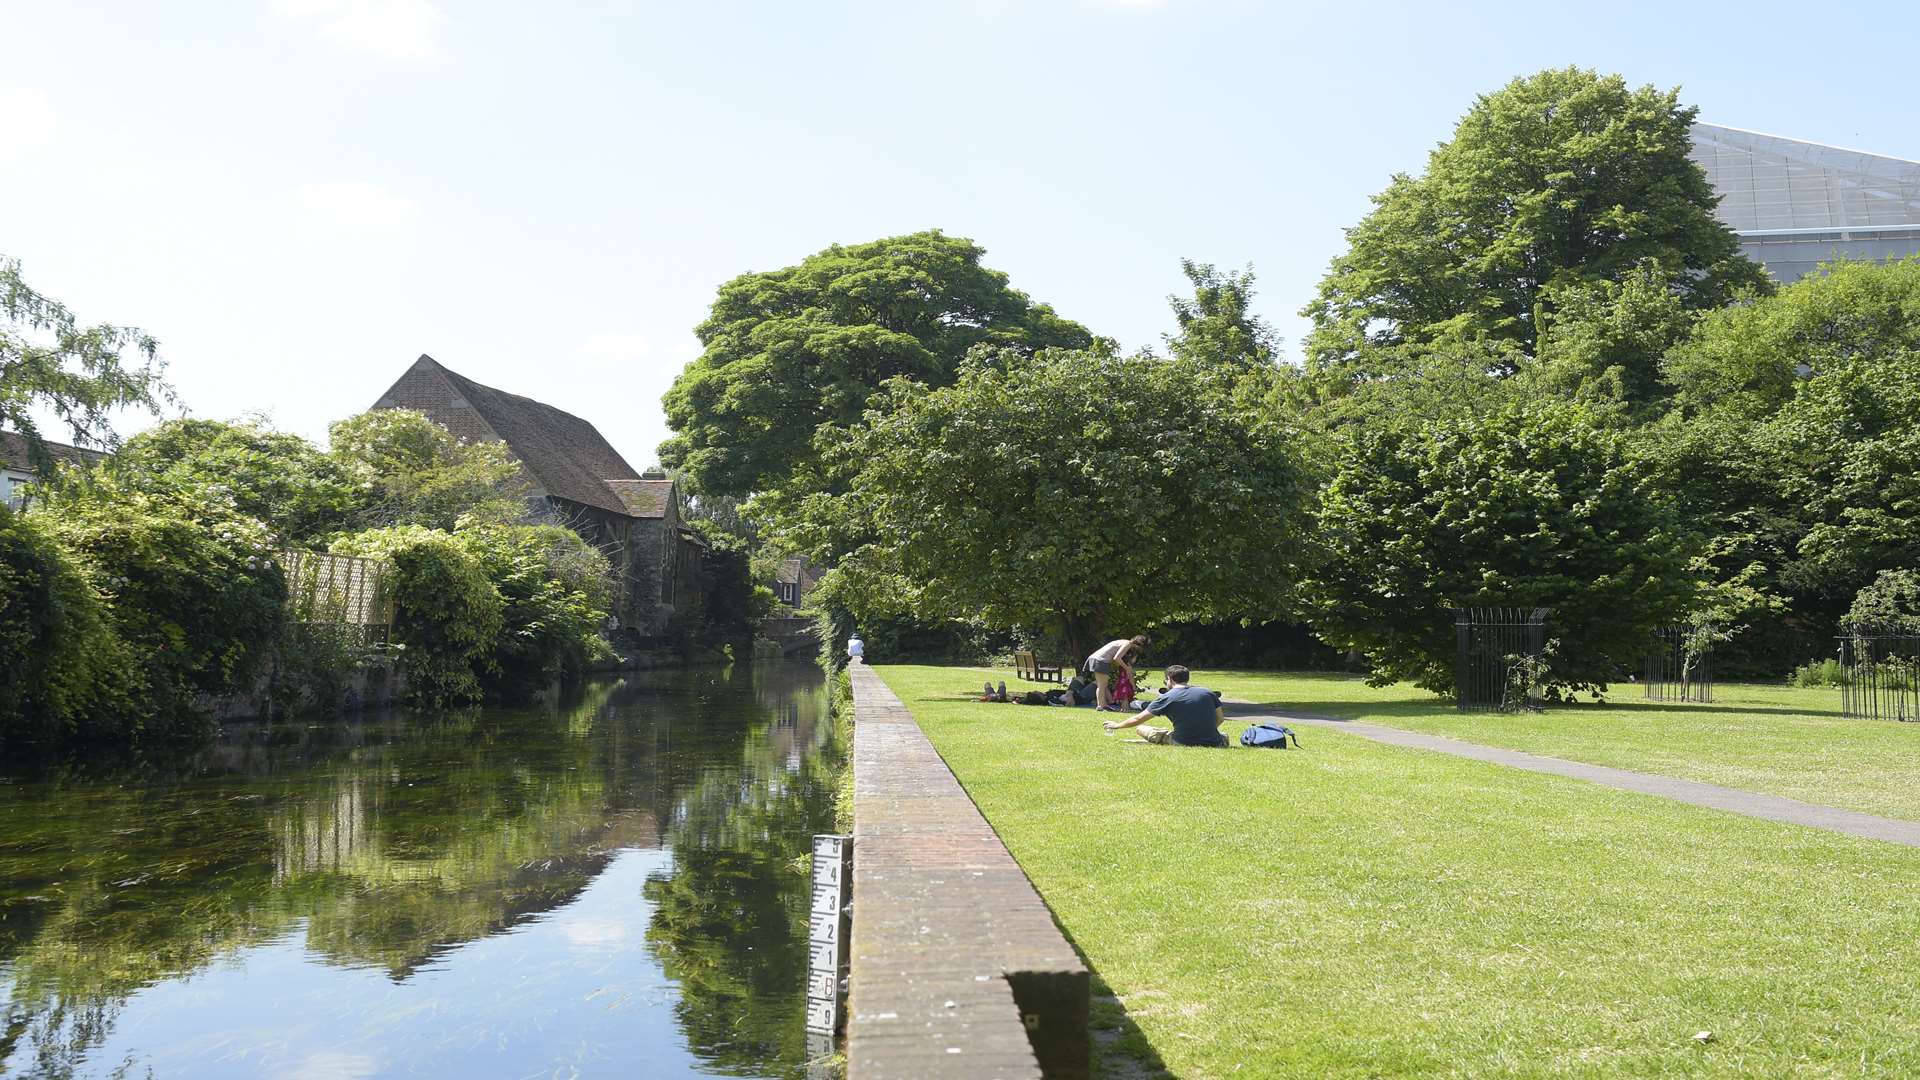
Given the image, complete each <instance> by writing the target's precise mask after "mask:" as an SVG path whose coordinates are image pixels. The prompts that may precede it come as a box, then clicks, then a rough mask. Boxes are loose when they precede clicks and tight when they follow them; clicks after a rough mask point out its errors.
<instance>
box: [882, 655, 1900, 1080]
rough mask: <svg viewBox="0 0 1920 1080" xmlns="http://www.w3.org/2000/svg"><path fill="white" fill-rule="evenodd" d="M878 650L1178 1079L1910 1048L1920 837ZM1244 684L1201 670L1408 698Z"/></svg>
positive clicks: (1639, 1065)
mask: <svg viewBox="0 0 1920 1080" xmlns="http://www.w3.org/2000/svg"><path fill="white" fill-rule="evenodd" d="M879 670H880V673H881V674H882V676H883V677H884V678H885V679H886V680H887V682H888V683H889V684H890V685H892V686H893V688H894V690H895V691H896V692H897V693H899V695H900V697H901V698H902V700H903V701H905V702H906V704H907V705H908V707H909V708H910V709H911V710H912V711H913V713H914V715H915V716H916V717H917V718H918V719H919V720H920V722H921V724H922V726H923V727H924V728H925V729H926V731H927V734H928V735H929V736H930V737H931V738H932V739H933V742H934V744H935V746H937V747H938V748H939V750H940V752H941V754H942V755H944V756H945V757H946V760H947V762H948V764H949V765H950V766H951V767H952V768H953V770H954V772H955V773H956V774H957V775H958V776H959V778H960V780H961V782H962V783H964V784H965V785H966V788H967V790H968V792H969V793H970V794H971V795H972V796H973V798H974V800H975V802H977V803H978V804H979V806H980V808H981V810H982V811H983V812H984V813H985V814H986V816H987V818H988V819H989V820H990V821H991V822H992V823H993V825H994V827H995V828H996V829H997V830H999V833H1000V835H1001V837H1002V838H1003V839H1004V840H1005V841H1006V843H1007V845H1008V846H1009V847H1010V848H1011V849H1012V851H1013V854H1014V855H1015V857H1017V858H1018V859H1019V860H1020V863H1021V865H1022V866H1023V867H1024V868H1025V869H1026V871H1027V873H1028V874H1029V875H1030V876H1031V877H1032V878H1033V880H1034V883H1035V884H1036V885H1037V886H1038V887H1039V889H1040V891H1041V893H1042V895H1043V896H1045V897H1046V899H1047V901H1048V902H1049V903H1050V904H1051V905H1052V906H1053V909H1054V911H1055V913H1056V915H1057V916H1058V918H1059V919H1060V922H1061V924H1062V925H1063V926H1064V927H1065V928H1066V930H1067V932H1068V933H1069V934H1070V935H1071V936H1072V938H1073V939H1074V941H1075V942H1076V944H1077V945H1078V946H1079V948H1080V949H1081V950H1082V952H1083V953H1084V954H1085V955H1086V957H1087V960H1088V961H1089V963H1090V964H1091V965H1092V966H1093V968H1094V969H1095V970H1096V972H1097V973H1098V975H1099V977H1100V979H1101V980H1102V981H1103V983H1104V984H1105V986H1106V987H1108V988H1110V989H1111V991H1112V993H1113V994H1114V995H1116V997H1117V998H1118V1004H1117V1005H1115V1004H1111V1003H1109V1004H1106V1005H1102V1006H1097V1007H1096V1015H1097V1016H1100V1017H1104V1019H1105V1021H1106V1022H1108V1023H1110V1024H1115V1025H1118V1027H1119V1030H1120V1032H1121V1037H1120V1045H1121V1047H1122V1048H1123V1049H1128V1050H1131V1051H1132V1052H1133V1053H1134V1054H1136V1055H1137V1056H1139V1057H1141V1058H1144V1059H1146V1060H1148V1061H1149V1062H1151V1063H1155V1064H1162V1065H1164V1067H1165V1068H1166V1069H1167V1070H1169V1071H1171V1072H1172V1073H1173V1074H1174V1075H1177V1076H1181V1077H1230V1076H1301V1077H1319V1076H1354V1077H1372V1076H1460V1077H1469V1076H1471V1077H1486V1076H1585V1075H1592V1076H1603V1075H1604V1076H1636V1077H1638V1076H1770V1077H1771V1076H1912V1075H1920V1008H1917V1007H1916V1006H1920V980H1915V979H1914V978H1913V973H1914V972H1916V971H1920V850H1914V849H1911V848H1905V847H1898V846H1895V845H1891V844H1884V843H1876V842H1872V841H1867V840H1860V839H1855V838H1851V837H1845V836H1839V835H1834V834H1829V833H1823V832H1820V831H1817V830H1812V829H1801V828H1794V827H1790V826H1782V825H1777V824H1773V823H1770V822H1762V821H1755V820H1750V819H1746V818H1741V817H1738V816H1735V815H1730V814H1724V813H1718V812H1714V811H1709V810H1704V809H1700V808H1697V807H1691V806H1685V805H1682V804H1677V803H1672V802H1669V801H1666V800H1662V799H1658V798H1654V797H1651V796H1643V795H1635V794H1631V793H1627V792H1620V791H1614V790H1611V789H1607V788H1602V787H1599V786H1597V785H1592V784H1586V783H1582V782H1579V781H1573V780H1567V779H1563V778H1559V777H1551V776H1542V775H1538V774H1532V773H1525V772H1521V771H1518V770H1513V769H1506V768H1502V767H1500V766H1495V765H1489V764H1484V763H1480V762H1474V761H1466V760H1461V759H1457V758H1451V757H1447V756H1444V755H1440V754H1432V753H1425V752H1420V751H1414V750H1405V749H1400V748H1395V747H1387V746H1381V745H1378V744H1375V743H1370V742H1367V741H1365V740H1362V739H1358V738H1355V737H1352V736H1346V735H1341V734H1339V733H1337V732H1330V731H1323V730H1321V729H1317V728H1316V729H1313V730H1310V731H1309V732H1307V737H1308V739H1307V749H1306V750H1305V751H1304V752H1298V753H1296V752H1293V751H1288V752H1284V753H1280V752H1268V753H1254V752H1251V751H1244V750H1238V749H1236V750H1230V751H1206V750H1186V749H1177V748H1163V747H1148V746H1140V745H1131V744H1129V743H1127V742H1125V741H1123V739H1122V738H1118V737H1114V738H1109V737H1106V736H1104V735H1102V734H1101V732H1100V728H1099V725H1098V723H1097V722H1096V719H1097V718H1096V714H1094V713H1092V712H1090V711H1081V710H1072V711H1069V710H1065V709H1038V708H1023V707H1020V706H1016V705H989V704H980V703H977V702H973V701H970V700H966V697H965V694H966V691H967V688H968V687H969V686H972V687H975V688H977V687H978V686H979V684H980V682H982V681H983V680H984V679H986V678H987V677H988V673H987V672H986V670H985V669H968V668H934V667H885V666H883V667H881V668H880V669H879ZM1003 677H1004V678H1007V680H1008V682H1009V684H1010V685H1011V683H1012V681H1013V680H1012V678H1011V673H1007V672H996V673H994V674H993V678H995V679H996V680H998V679H1000V678H1003ZM1260 679H1261V680H1267V681H1256V680H1255V679H1254V678H1253V677H1251V676H1246V677H1242V676H1227V677H1222V678H1220V679H1209V680H1206V681H1208V682H1211V683H1213V684H1214V685H1216V686H1217V687H1218V688H1223V689H1227V690H1228V692H1229V693H1230V694H1233V695H1234V696H1240V697H1244V698H1247V699H1248V700H1256V701H1272V700H1285V701H1288V702H1289V703H1294V704H1297V705H1299V706H1300V707H1305V708H1312V709H1315V710H1317V711H1325V712H1340V711H1342V709H1340V708H1336V707H1335V706H1336V705H1337V704H1338V703H1339V702H1340V701H1345V702H1346V708H1345V711H1347V712H1349V713H1352V714H1354V715H1360V714H1361V711H1362V710H1365V709H1376V708H1381V707H1392V706H1393V705H1394V702H1395V701H1396V700H1399V701H1402V702H1404V700H1405V695H1404V694H1402V695H1400V697H1399V698H1398V699H1396V697H1395V696H1394V695H1393V693H1392V692H1376V691H1369V690H1367V689H1366V688H1365V687H1364V686H1361V685H1359V684H1357V683H1355V684H1346V683H1338V684H1337V686H1338V688H1339V690H1340V692H1341V694H1342V695H1348V696H1340V697H1337V696H1336V695H1335V694H1334V693H1333V692H1332V691H1333V690H1334V688H1335V687H1336V683H1335V682H1334V681H1331V680H1291V679H1284V678H1278V677H1269V676H1262V677H1260ZM1310 688H1311V689H1318V690H1319V693H1318V694H1314V695H1308V694H1306V693H1305V692H1304V691H1305V690H1306V689H1310ZM975 692H976V693H977V689H976V691H975ZM1309 699H1310V700H1309ZM1623 714H1625V715H1631V716H1638V715H1640V714H1638V713H1636V712H1632V711H1630V710H1626V711H1623ZM1605 715H1606V716H1608V717H1611V716H1613V715H1614V713H1613V711H1612V710H1609V711H1608V712H1607V713H1606V714H1605ZM1688 715H1691V712H1689V713H1688ZM1707 715H1718V714H1707ZM1762 715H1764V714H1762ZM1383 718H1384V717H1383ZM1404 721H1405V718H1404V717H1400V718H1396V719H1395V720H1393V721H1391V722H1396V723H1398V722H1404ZM1515 723H1518V721H1515ZM1230 730H1232V726H1231V725H1230ZM1916 734H1920V732H1917V733H1916ZM1490 741H1491V740H1490ZM1515 745H1518V744H1515ZM1529 748H1532V747H1529ZM1708 753H1709V750H1707V749H1703V750H1702V751H1701V756H1702V757H1703V759H1704V758H1705V757H1706V756H1707V755H1708ZM1638 764H1640V765H1642V766H1643V767H1650V766H1649V765H1648V763H1645V762H1640V763H1638ZM1714 778H1715V779H1724V778H1722V777H1714ZM1702 1030H1706V1031H1711V1032H1713V1034H1714V1037H1713V1040H1712V1041H1711V1042H1708V1043H1705V1044H1702V1043H1697V1042H1695V1041H1694V1039H1693V1036H1694V1033H1695V1032H1698V1031H1702ZM1103 1064H1105V1065H1106V1066H1107V1067H1108V1075H1122V1076H1124V1075H1130V1074H1129V1072H1128V1071H1126V1069H1124V1068H1120V1067H1119V1066H1120V1065H1121V1064H1122V1062H1120V1061H1117V1060H1112V1059H1110V1060H1109V1061H1107V1062H1105V1063H1103Z"/></svg>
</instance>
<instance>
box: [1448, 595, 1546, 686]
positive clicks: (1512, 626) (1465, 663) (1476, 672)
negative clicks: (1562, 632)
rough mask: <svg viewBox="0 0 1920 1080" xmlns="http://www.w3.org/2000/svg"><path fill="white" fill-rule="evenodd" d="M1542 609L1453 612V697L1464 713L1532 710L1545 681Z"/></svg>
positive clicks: (1477, 609) (1463, 610) (1463, 609)
mask: <svg viewBox="0 0 1920 1080" xmlns="http://www.w3.org/2000/svg"><path fill="white" fill-rule="evenodd" d="M1548 610H1549V609H1547V608H1454V609H1453V629H1454V634H1455V636H1456V637H1457V639H1458V641H1459V656H1458V659H1457V660H1456V661H1455V666H1454V681H1453V685H1454V694H1455V698H1456V702H1457V704H1458V705H1459V707H1460V708H1461V709H1463V710H1466V711H1469V712H1471V711H1492V710H1500V711H1506V712H1518V711H1520V710H1522V709H1526V710H1538V709H1539V708H1540V707H1541V705H1542V697H1541V689H1542V684H1543V683H1544V682H1545V676H1546V651H1547V629H1546V626H1547V613H1548Z"/></svg>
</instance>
